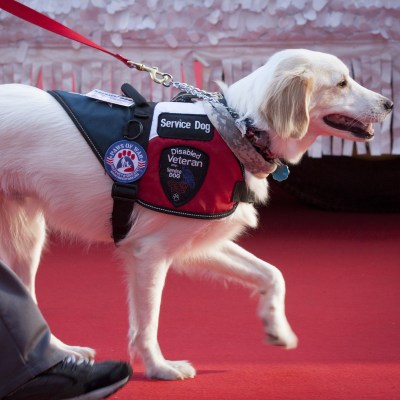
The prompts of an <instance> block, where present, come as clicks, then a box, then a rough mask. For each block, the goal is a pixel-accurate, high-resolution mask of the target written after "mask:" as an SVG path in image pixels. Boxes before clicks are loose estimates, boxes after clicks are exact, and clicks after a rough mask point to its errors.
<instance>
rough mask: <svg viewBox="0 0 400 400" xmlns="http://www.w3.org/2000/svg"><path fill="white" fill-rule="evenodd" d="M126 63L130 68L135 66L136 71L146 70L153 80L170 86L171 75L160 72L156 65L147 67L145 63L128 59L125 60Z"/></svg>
mask: <svg viewBox="0 0 400 400" xmlns="http://www.w3.org/2000/svg"><path fill="white" fill-rule="evenodd" d="M127 64H128V66H129V67H130V68H136V69H137V70H138V71H144V72H148V73H149V74H150V78H151V79H152V80H153V82H155V83H159V84H162V85H164V86H166V87H169V86H171V82H172V75H170V74H167V73H165V72H160V71H159V70H158V68H157V67H148V66H147V65H145V64H141V63H136V62H134V61H130V60H129V61H127Z"/></svg>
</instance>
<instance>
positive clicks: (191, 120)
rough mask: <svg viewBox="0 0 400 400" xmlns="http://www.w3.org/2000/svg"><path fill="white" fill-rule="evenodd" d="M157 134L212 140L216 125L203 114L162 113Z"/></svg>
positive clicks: (168, 136)
mask: <svg viewBox="0 0 400 400" xmlns="http://www.w3.org/2000/svg"><path fill="white" fill-rule="evenodd" d="M157 134H158V136H160V137H163V138H171V139H184V140H200V141H209V140H212V138H213V135H214V127H213V125H212V124H211V122H210V120H209V119H208V117H207V115H203V114H175V113H161V114H160V115H159V117H158V126H157Z"/></svg>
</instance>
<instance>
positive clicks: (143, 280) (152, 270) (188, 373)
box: [125, 251, 196, 380]
mask: <svg viewBox="0 0 400 400" xmlns="http://www.w3.org/2000/svg"><path fill="white" fill-rule="evenodd" d="M144 253H146V254H144V255H139V256H136V257H134V259H132V256H130V257H129V255H127V256H126V257H125V259H126V260H127V270H128V273H129V308H130V309H129V311H130V312H129V315H130V317H129V319H130V331H129V336H130V350H131V356H132V358H133V356H134V355H135V354H136V353H138V355H139V356H140V357H141V359H142V361H143V364H144V366H145V374H146V376H147V377H149V378H152V379H163V380H179V379H185V378H193V377H194V376H195V374H196V371H195V369H194V368H193V367H192V366H191V365H190V363H189V362H187V361H168V360H166V359H165V358H164V356H163V354H162V352H161V350H160V347H159V344H158V339H157V332H158V319H159V314H160V304H161V297H162V291H163V288H164V283H165V278H166V275H167V271H168V268H169V262H168V261H167V260H165V259H164V260H157V259H155V258H156V257H155V256H153V255H152V254H151V253H149V252H144ZM152 253H153V254H154V253H155V252H154V251H153V252H152Z"/></svg>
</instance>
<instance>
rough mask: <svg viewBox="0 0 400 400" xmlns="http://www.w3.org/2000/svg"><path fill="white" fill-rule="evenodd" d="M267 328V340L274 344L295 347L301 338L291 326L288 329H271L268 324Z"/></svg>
mask: <svg viewBox="0 0 400 400" xmlns="http://www.w3.org/2000/svg"><path fill="white" fill-rule="evenodd" d="M265 328H266V331H267V332H266V342H267V343H268V344H270V345H272V346H282V347H285V348H286V349H288V350H290V349H295V348H296V347H297V345H298V342H299V340H298V339H297V336H296V335H295V334H294V332H293V331H292V330H291V328H290V327H289V326H287V327H286V329H280V330H276V329H269V328H268V327H267V324H265Z"/></svg>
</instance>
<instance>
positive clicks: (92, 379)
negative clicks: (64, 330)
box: [3, 357, 132, 400]
mask: <svg viewBox="0 0 400 400" xmlns="http://www.w3.org/2000/svg"><path fill="white" fill-rule="evenodd" d="M131 376H132V369H131V367H130V365H129V364H128V363H125V362H117V361H104V362H99V363H93V362H90V361H82V360H80V361H77V360H76V359H75V358H73V357H67V358H66V359H65V360H63V361H61V362H60V363H58V364H56V365H55V366H54V367H52V368H50V369H49V370H47V371H45V372H43V373H42V374H40V375H38V376H36V377H35V378H33V379H32V380H30V381H29V382H27V383H25V384H24V385H22V386H20V387H18V388H17V389H16V390H14V391H13V392H11V393H9V394H8V395H7V396H5V397H4V399H3V400H73V399H79V400H97V399H104V398H106V397H108V396H110V395H111V394H113V393H115V392H116V391H117V390H119V389H120V388H122V386H124V385H125V384H126V383H127V382H128V381H129V378H130V377H131Z"/></svg>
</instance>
